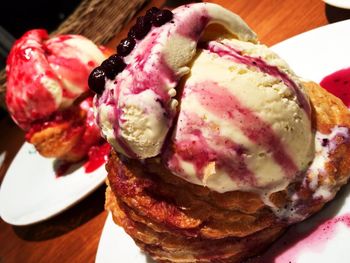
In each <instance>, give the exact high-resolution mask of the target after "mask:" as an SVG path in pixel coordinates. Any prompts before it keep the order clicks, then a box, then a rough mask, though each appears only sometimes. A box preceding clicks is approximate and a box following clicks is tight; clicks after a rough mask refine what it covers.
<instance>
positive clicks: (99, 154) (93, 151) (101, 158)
mask: <svg viewBox="0 0 350 263" xmlns="http://www.w3.org/2000/svg"><path fill="white" fill-rule="evenodd" d="M110 151H111V146H110V145H109V144H108V143H104V144H102V145H98V146H92V147H91V148H90V150H89V154H88V160H87V162H86V163H85V164H84V168H85V173H92V172H93V171H95V170H97V168H99V167H100V166H101V165H103V164H104V163H106V161H107V159H108V155H109V153H110Z"/></svg>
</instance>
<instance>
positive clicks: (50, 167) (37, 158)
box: [0, 142, 106, 225]
mask: <svg viewBox="0 0 350 263" xmlns="http://www.w3.org/2000/svg"><path fill="white" fill-rule="evenodd" d="M54 165H55V160H54V159H48V158H44V157H42V156H41V155H40V154H39V153H38V152H36V150H35V148H34V146H33V145H31V144H29V143H26V142H25V143H24V144H23V146H22V147H21V149H20V150H19V151H18V153H17V155H16V157H15V158H14V160H13V161H12V163H11V165H10V167H9V169H8V171H7V173H6V176H5V178H4V180H3V182H2V184H1V188H0V216H1V218H2V219H3V220H4V221H5V222H7V223H9V224H12V225H28V224H32V223H36V222H39V221H42V220H45V219H48V218H50V217H52V216H54V215H56V214H58V213H60V212H62V211H63V210H65V209H67V208H68V207H70V206H72V205H73V204H75V203H76V202H78V201H79V200H81V199H82V198H83V197H85V196H86V195H88V194H89V193H90V192H92V191H93V190H95V189H96V188H97V187H98V186H99V185H101V184H102V183H103V182H104V180H105V178H106V171H105V169H104V165H101V166H100V167H99V168H98V169H96V170H94V171H93V172H91V173H86V172H85V169H84V167H83V166H82V165H81V164H80V165H75V166H71V167H70V169H69V171H68V172H67V173H66V174H65V175H62V176H57V175H56V171H55V169H54Z"/></svg>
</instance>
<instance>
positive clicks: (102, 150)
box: [54, 143, 111, 178]
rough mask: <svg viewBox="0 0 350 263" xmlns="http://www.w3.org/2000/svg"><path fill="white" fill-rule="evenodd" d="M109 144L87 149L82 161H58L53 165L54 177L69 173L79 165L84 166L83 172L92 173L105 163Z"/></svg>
mask: <svg viewBox="0 0 350 263" xmlns="http://www.w3.org/2000/svg"><path fill="white" fill-rule="evenodd" d="M110 151H111V146H110V145H109V144H108V143H104V144H102V145H96V146H92V147H91V148H90V150H89V153H88V157H87V160H86V161H85V162H83V163H80V164H79V163H70V162H64V161H61V162H58V163H57V164H56V166H55V168H54V169H55V173H56V177H57V178H58V177H61V176H65V175H67V174H69V173H70V172H71V171H74V170H76V169H78V168H80V167H81V166H83V167H84V172H85V173H92V172H94V171H96V170H97V169H98V168H100V167H101V166H102V165H103V164H105V163H106V162H107V160H108V156H109V153H110Z"/></svg>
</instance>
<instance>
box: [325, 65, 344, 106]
mask: <svg viewBox="0 0 350 263" xmlns="http://www.w3.org/2000/svg"><path fill="white" fill-rule="evenodd" d="M320 85H321V86H322V87H323V88H325V89H326V90H328V91H329V92H330V93H332V94H333V95H335V96H337V97H338V98H340V99H341V100H342V101H343V102H344V104H345V105H346V106H347V107H348V108H350V68H345V69H341V70H338V71H336V72H334V73H332V74H330V75H328V76H326V77H325V78H323V79H322V81H321V82H320Z"/></svg>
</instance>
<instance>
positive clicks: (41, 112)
mask: <svg viewBox="0 0 350 263" xmlns="http://www.w3.org/2000/svg"><path fill="white" fill-rule="evenodd" d="M104 58H105V56H104V54H103V52H102V50H101V49H100V48H98V47H97V46H96V45H95V44H94V43H93V42H91V41H90V40H88V39H87V38H85V37H83V36H79V35H61V36H57V37H53V38H51V39H50V38H49V35H48V33H47V32H46V31H45V30H41V29H36V30H30V31H28V32H27V33H25V34H24V35H23V36H22V37H21V38H20V39H18V40H17V41H16V43H15V44H14V46H13V47H12V50H11V52H10V54H9V56H8V59H7V67H6V73H7V92H6V103H7V106H8V109H9V112H10V114H11V116H12V118H13V119H14V121H15V122H16V123H17V124H18V125H19V126H20V127H21V128H23V129H25V130H28V128H29V127H30V124H31V123H32V122H33V121H35V120H40V119H43V118H46V117H48V116H50V115H51V114H52V113H54V112H55V111H57V110H59V109H64V108H67V107H69V106H70V105H71V104H72V103H73V102H74V100H75V99H76V98H77V97H79V96H80V95H81V94H83V93H84V92H86V91H87V90H88V83H87V79H88V76H89V74H90V71H91V70H92V69H93V68H94V67H96V66H97V65H99V64H100V63H101V61H103V59H104Z"/></svg>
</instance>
